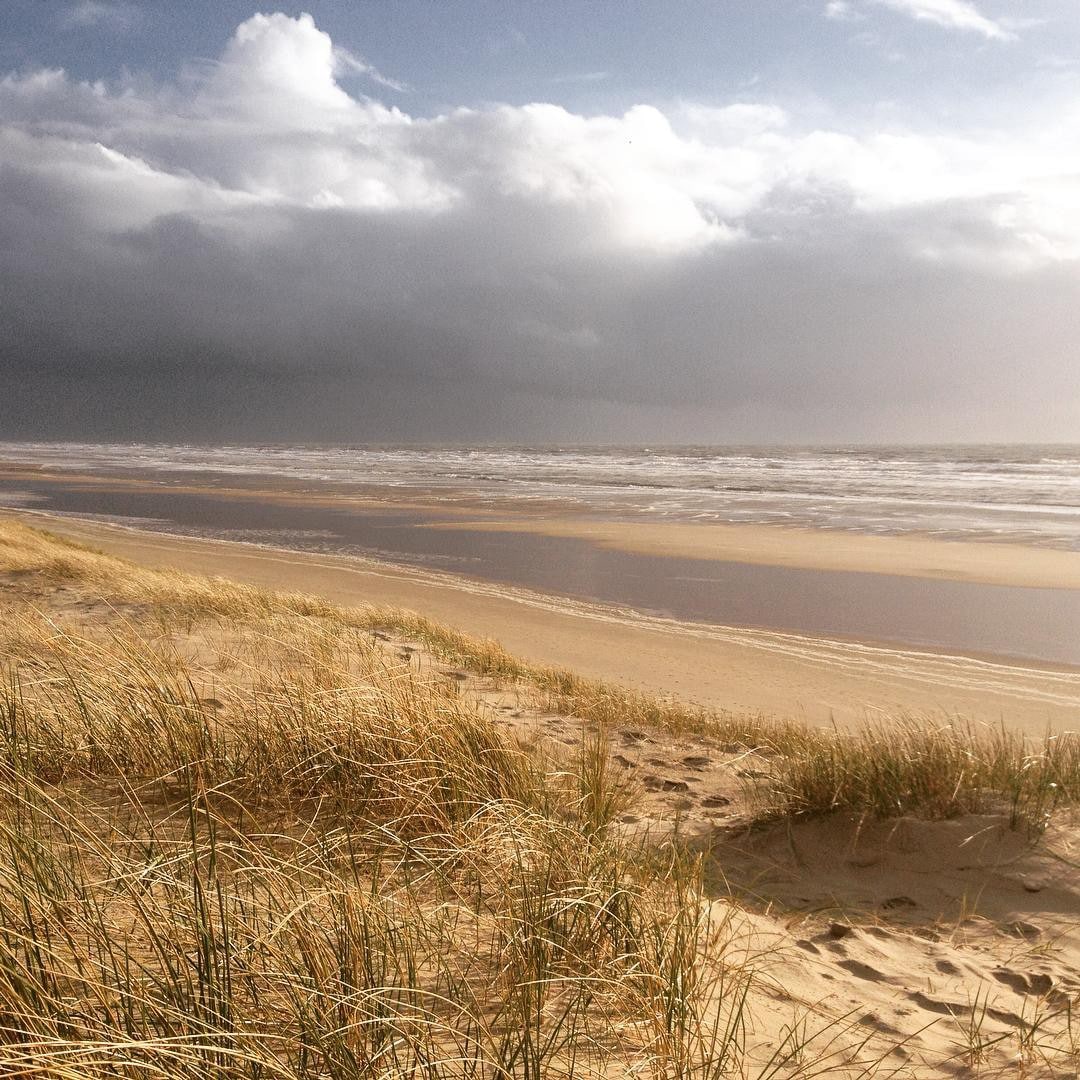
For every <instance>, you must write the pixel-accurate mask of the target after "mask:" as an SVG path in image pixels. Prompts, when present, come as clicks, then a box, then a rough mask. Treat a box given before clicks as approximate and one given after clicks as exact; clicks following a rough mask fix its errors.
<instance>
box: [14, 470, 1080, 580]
mask: <svg viewBox="0 0 1080 1080" xmlns="http://www.w3.org/2000/svg"><path fill="white" fill-rule="evenodd" d="M4 480H7V481H14V482H18V481H19V480H24V481H26V482H28V483H44V484H57V485H73V486H77V487H79V488H81V489H83V490H86V491H100V492H107V491H110V490H112V491H117V490H122V491H130V490H138V491H151V492H172V493H176V494H185V495H197V496H203V497H208V498H214V499H221V500H224V501H236V500H244V501H249V500H250V501H259V502H265V503H273V504H277V505H294V506H301V507H306V508H321V509H349V508H353V509H372V510H391V511H415V512H423V513H427V514H430V515H431V516H432V517H433V518H435V519H436V520H432V521H428V522H423V523H419V524H418V527H420V528H424V529H432V530H454V531H460V530H468V531H472V532H488V533H518V534H527V535H533V536H544V537H550V538H559V539H568V540H578V541H582V542H584V543H587V544H590V545H592V546H594V547H597V548H601V549H604V550H608V551H620V552H626V553H632V554H641V555H649V556H658V557H667V558H684V559H703V560H708V561H711V562H728V563H738V564H742V565H749V566H773V567H783V568H787V569H795V570H827V571H837V572H846V573H866V574H879V575H885V576H889V577H907V578H920V579H928V580H937V581H954V582H961V583H966V584H977V585H1001V586H1009V587H1017V588H1037V589H1068V590H1080V551H1066V550H1063V549H1061V548H1050V547H1038V546H1035V545H1031V544H1017V543H1013V542H1009V541H995V540H961V539H944V538H939V537H934V536H928V535H925V534H919V533H903V534H899V533H889V534H878V533H865V532H856V531H848V530H840V529H810V528H805V527H802V526H796V525H772V524H769V525H764V524H750V523H747V524H728V523H724V522H707V523H695V522H685V521H671V520H664V521H655V520H640V519H633V518H625V517H614V516H612V517H600V516H597V515H596V514H589V513H586V512H583V511H581V510H574V509H572V508H569V507H568V506H566V505H560V504H552V505H551V506H550V507H549V506H547V505H545V506H544V508H543V511H544V512H543V514H542V515H541V514H539V513H537V509H538V508H537V505H536V503H534V502H522V503H517V504H515V503H513V502H504V503H500V505H499V506H498V507H489V506H483V505H480V504H478V503H477V502H476V501H470V500H468V499H461V500H455V501H450V500H445V499H435V498H433V497H430V496H429V497H425V495H424V494H423V493H422V492H415V491H413V492H410V493H408V494H405V493H402V495H401V497H399V496H398V495H397V494H395V493H394V492H392V491H391V490H389V489H386V488H382V489H379V488H377V487H375V486H373V487H372V489H371V490H370V491H366V492H360V491H345V490H340V491H339V490H336V489H333V488H328V489H327V490H326V492H325V493H320V492H315V491H312V490H311V489H310V488H293V487H291V486H284V487H283V486H278V487H264V486H254V485H252V486H244V485H243V484H236V483H235V482H234V483H229V484H222V485H217V484H212V483H195V482H192V481H191V479H190V478H185V477H182V476H179V475H178V476H176V477H175V478H173V477H171V476H170V477H168V478H163V477H162V475H161V474H155V476H154V477H153V478H151V477H132V476H98V475H92V474H86V473H77V472H72V473H70V474H69V473H65V472H63V471H59V470H50V469H47V468H36V467H31V466H25V467H20V466H17V465H12V464H10V463H3V462H0V481H4ZM30 508H31V507H27V509H30ZM16 509H18V508H16Z"/></svg>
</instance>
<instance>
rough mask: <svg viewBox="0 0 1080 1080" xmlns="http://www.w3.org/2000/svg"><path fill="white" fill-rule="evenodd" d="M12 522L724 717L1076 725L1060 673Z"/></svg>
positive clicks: (93, 526) (48, 521)
mask: <svg viewBox="0 0 1080 1080" xmlns="http://www.w3.org/2000/svg"><path fill="white" fill-rule="evenodd" d="M16 516H19V517H21V518H22V520H25V521H27V522H30V523H34V524H38V525H41V526H45V527H48V528H49V529H50V530H52V531H55V532H56V533H58V534H59V535H62V536H66V537H70V538H72V539H75V540H78V541H81V542H83V543H88V544H92V545H93V546H95V547H98V548H100V549H101V550H103V551H106V552H108V553H111V554H116V555H120V556H122V557H124V558H127V559H131V560H133V561H135V562H138V563H140V564H143V565H147V566H163V567H173V568H177V569H183V570H190V571H195V572H199V573H210V574H222V575H225V576H228V577H230V578H234V579H237V580H240V581H249V582H253V583H256V584H259V585H263V586H269V587H273V588H278V589H288V590H298V591H302V592H309V593H314V594H318V595H320V596H325V597H327V598H329V599H331V600H332V601H333V602H335V603H337V604H343V605H356V604H379V605H383V604H385V605H394V606H400V607H404V608H409V609H411V610H414V611H417V612H420V613H422V614H424V615H425V616H428V617H430V618H433V619H436V620H438V621H440V622H444V623H447V624H448V625H451V626H454V627H457V628H459V629H461V630H464V631H466V632H468V633H471V634H476V635H481V636H486V637H491V638H495V639H497V640H498V641H499V642H501V643H502V644H503V645H504V646H505V647H506V648H508V649H509V650H510V651H511V652H513V653H515V654H517V655H520V656H522V657H523V658H525V659H527V660H532V661H536V662H542V663H546V664H553V665H557V666H561V667H566V668H570V669H572V670H574V671H576V672H579V673H580V674H582V675H588V676H593V677H597V678H602V679H606V680H610V681H612V682H616V683H619V684H621V685H625V686H630V687H636V688H639V689H643V690H648V691H651V692H655V693H660V694H669V695H673V696H676V697H678V698H681V699H684V700H687V701H691V702H698V703H701V704H704V705H708V706H711V707H715V708H722V709H728V710H731V711H733V712H750V713H764V714H767V715H771V716H776V717H794V718H800V719H804V720H806V721H808V722H810V723H814V724H828V723H836V724H840V725H853V724H856V723H858V722H860V721H863V720H866V719H880V718H887V717H889V716H896V715H926V716H928V717H929V716H933V717H936V718H941V717H942V716H949V717H956V716H962V717H964V718H966V719H969V720H971V721H974V722H981V723H987V724H1000V723H1005V724H1007V725H1009V726H1010V727H1014V728H1017V729H1021V730H1024V731H1027V732H1030V733H1032V734H1042V733H1043V732H1044V731H1045V730H1046V729H1047V728H1048V727H1051V728H1054V729H1057V730H1066V729H1072V728H1075V727H1076V725H1077V720H1078V718H1080V671H1075V670H1070V669H1068V668H1065V667H1059V668H1054V667H1050V666H1045V665H1026V664H1014V663H1004V662H994V661H988V660H985V659H979V658H974V657H965V656H958V655H946V654H934V653H929V652H922V651H916V650H910V649H893V648H886V647H881V646H875V645H868V644H861V643H857V642H850V641H840V640H827V639H822V638H814V637H809V636H802V635H795V634H783V633H775V632H768V631H752V630H738V629H729V628H723V627H713V626H704V625H700V624H694V623H687V622H678V621H674V620H664V619H652V618H645V617H642V616H640V615H631V614H627V613H620V612H619V611H616V610H612V609H610V608H605V607H603V606H600V605H590V604H584V603H576V602H571V601H568V600H565V599H562V598H557V597H552V596H543V595H538V594H535V593H531V592H529V591H527V590H520V589H508V588H502V587H497V586H494V585H487V584H483V583H479V582H474V581H466V580H464V579H461V578H457V577H454V576H451V575H440V574H437V573H431V572H425V571H416V570H411V569H404V568H396V567H390V566H385V565H380V564H377V563H374V562H372V561H361V560H357V559H350V558H343V557H333V556H325V555H309V554H304V553H293V552H281V551H269V550H266V549H263V548H258V547H255V546H253V545H244V544H238V543H221V542H214V541H208V540H193V539H187V538H175V537H166V536H160V535H154V534H151V533H146V532H139V531H138V530H134V529H128V528H118V527H115V526H110V525H103V524H98V523H91V522H82V521H75V520H71V519H60V518H49V517H47V516H45V515H38V514H27V515H16ZM928 543H929V542H928ZM939 546H941V545H939Z"/></svg>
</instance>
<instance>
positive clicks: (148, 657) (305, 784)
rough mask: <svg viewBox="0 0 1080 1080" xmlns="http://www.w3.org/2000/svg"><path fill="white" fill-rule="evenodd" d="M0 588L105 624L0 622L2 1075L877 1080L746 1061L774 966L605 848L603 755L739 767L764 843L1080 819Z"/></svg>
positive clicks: (1, 561) (826, 1036)
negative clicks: (940, 820) (807, 824)
mask: <svg viewBox="0 0 1080 1080" xmlns="http://www.w3.org/2000/svg"><path fill="white" fill-rule="evenodd" d="M0 570H2V571H3V572H4V573H5V574H6V575H7V576H8V579H9V580H10V581H12V582H16V583H18V582H19V581H20V579H22V580H24V581H28V582H35V581H50V582H68V583H77V584H78V585H79V587H80V588H82V589H84V590H86V591H88V594H92V595H93V596H95V597H100V598H103V599H104V600H105V601H106V602H107V603H108V604H109V605H110V606H111V611H110V613H109V616H108V618H106V619H104V620H99V621H98V622H97V623H94V624H91V623H89V622H83V623H79V622H75V623H69V622H66V621H63V620H59V619H57V618H55V617H52V616H50V615H49V614H47V613H45V612H43V611H39V610H35V608H34V607H33V605H32V604H27V603H26V602H23V601H19V602H16V600H17V599H18V596H16V599H15V600H13V601H12V602H11V603H10V604H8V605H7V606H6V607H5V608H4V609H3V616H2V618H0V649H2V653H3V656H4V658H5V670H4V676H3V680H4V681H3V690H2V693H0V738H2V740H3V750H2V754H0V1068H2V1070H3V1072H4V1075H9V1076H50V1077H151V1076H170V1077H173V1076H176V1077H207V1078H209V1077H215V1078H216V1077H222V1078H226V1080H227V1078H230V1077H237V1078H239V1077H245V1078H252V1080H255V1078H263V1077H265V1078H271V1077H283V1078H285V1077H288V1078H305V1080H306V1078H315V1077H335V1078H337V1077H341V1078H345V1077H348V1078H353V1077H372V1078H374V1077H386V1078H391V1077H405V1076H408V1077H414V1076H423V1077H431V1078H442V1077H475V1078H488V1077H491V1078H500V1080H501V1078H510V1077H521V1078H523V1080H540V1078H541V1077H545V1078H546V1077H560V1076H563V1077H593V1076H595V1077H613V1076H624V1075H639V1076H655V1077H678V1078H687V1080H689V1078H690V1077H695V1078H696V1077H720V1076H728V1075H740V1076H755V1077H759V1078H761V1080H764V1078H766V1077H774V1076H776V1077H780V1076H814V1075H837V1076H841V1075H842V1076H870V1075H879V1074H880V1075H890V1074H892V1073H894V1072H895V1071H896V1068H897V1066H895V1065H887V1064H885V1062H886V1056H887V1055H888V1054H889V1053H890V1051H891V1050H894V1049H895V1048H894V1047H892V1046H885V1047H884V1049H883V1048H882V1045H881V1044H880V1042H878V1043H874V1042H872V1040H871V1039H870V1037H869V1036H867V1035H866V1034H865V1033H862V1032H860V1031H858V1030H855V1029H854V1028H853V1027H849V1026H848V1025H846V1024H845V1023H843V1022H836V1021H833V1020H826V1021H824V1022H822V1023H821V1024H819V1025H817V1026H816V1027H815V1026H814V1024H812V1023H810V1022H809V1021H808V1020H807V1019H806V1018H805V1017H804V1019H803V1020H802V1021H796V1020H795V1019H793V1020H792V1021H791V1023H790V1024H789V1025H787V1027H786V1028H785V1029H784V1030H785V1034H784V1035H783V1037H782V1038H780V1039H778V1040H776V1041H775V1043H774V1045H773V1046H772V1047H771V1050H768V1051H767V1052H763V1051H762V1048H761V1046H760V1044H759V1043H758V1044H755V1043H754V1039H753V1037H752V1036H753V1030H754V1025H753V1022H752V1020H751V1018H750V1017H749V1015H748V1004H747V1003H748V1001H749V1000H750V993H751V988H752V986H753V985H755V980H758V981H761V980H766V981H767V979H768V976H767V974H765V973H766V972H767V969H768V966H769V957H768V955H767V953H768V949H767V948H761V949H759V948H758V947H757V946H756V945H755V944H754V943H753V938H752V935H751V936H748V935H747V934H745V933H744V932H743V930H741V929H740V926H741V924H740V921H739V916H738V913H737V910H736V909H735V908H734V907H733V906H731V905H729V904H725V905H720V906H718V905H717V904H715V903H710V902H709V900H708V898H707V896H706V894H705V890H704V886H703V877H702V870H701V859H700V856H695V855H693V854H691V853H689V852H687V851H685V850H681V849H680V848H679V847H678V846H677V845H676V844H674V843H670V842H669V843H665V844H663V845H660V846H657V845H655V844H654V845H651V846H650V845H647V844H646V843H644V842H643V841H635V840H633V839H632V838H628V837H627V836H626V834H625V833H624V832H622V831H620V830H618V829H616V828H613V823H614V822H615V820H616V818H617V817H618V815H619V814H620V812H621V811H622V810H623V809H624V807H625V805H626V798H627V794H626V791H625V789H624V788H622V787H621V786H620V783H619V781H618V778H617V777H615V776H614V774H613V772H612V769H611V764H610V759H609V755H608V749H607V745H606V742H605V740H604V736H603V733H604V730H605V728H606V726H607V725H610V724H612V723H620V724H626V723H633V724H636V725H642V726H651V727H654V728H666V729H669V730H681V731H688V730H693V731H707V732H708V733H709V734H710V735H711V736H713V737H715V738H718V739H722V740H725V741H727V742H730V743H732V744H737V745H739V746H741V747H744V748H746V749H747V750H750V751H753V752H754V753H755V754H756V755H757V758H758V759H760V760H761V761H762V762H764V763H766V769H765V773H766V779H765V780H764V781H763V782H759V784H758V786H759V788H761V791H760V792H759V795H760V798H761V799H762V811H761V813H762V815H763V816H765V817H770V816H772V817H775V816H777V815H784V814H787V815H790V814H815V813H823V812H827V811H830V810H833V809H845V810H857V811H862V812H866V813H868V814H874V815H890V814H894V813H898V812H911V811H915V812H918V813H922V814H926V815H942V816H947V815H950V814H955V813H958V812H961V811H964V810H969V809H973V808H976V807H978V806H982V805H984V804H985V803H986V802H987V801H998V802H1000V801H1003V800H1004V801H1005V802H1006V803H1007V804H1008V805H1009V806H1010V807H1011V809H1012V813H1013V816H1014V818H1015V820H1016V822H1017V823H1024V824H1026V825H1028V826H1033V827H1040V826H1041V825H1043V824H1044V823H1045V821H1046V820H1047V816H1048V815H1049V814H1050V813H1051V812H1052V811H1053V810H1054V809H1055V808H1056V807H1057V806H1059V805H1062V804H1064V803H1066V802H1070V801H1073V800H1074V799H1075V796H1076V792H1077V790H1078V786H1077V785H1078V784H1080V756H1078V751H1077V749H1076V744H1075V742H1074V741H1073V740H1072V739H1071V738H1061V739H1048V740H1047V741H1046V742H1045V743H1044V744H1043V745H1041V746H1038V747H1031V746H1028V745H1026V744H1025V743H1024V742H1023V741H1022V740H1020V739H1019V738H1017V737H1014V736H1011V735H1009V734H1008V733H1006V732H1005V731H1000V732H997V731H990V732H979V731H974V730H970V729H966V728H961V727H945V728H937V729H932V730H924V729H922V728H920V727H919V726H918V725H916V724H914V723H908V724H900V725H898V726H896V727H894V728H891V729H888V730H887V731H886V730H885V729H881V730H875V731H867V732H864V733H861V734H857V735H854V736H844V735H840V734H837V733H832V732H814V731H809V730H807V729H805V728H801V727H799V726H797V725H793V724H785V723H776V722H771V721H768V720H765V719H763V718H760V717H749V718H748V717H736V716H731V715H724V714H711V713H706V712H704V711H702V710H697V709H692V708H686V707H683V706H680V705H678V704H675V703H669V702H663V701H657V700H654V699H651V698H648V697H646V696H644V695H640V694H635V693H632V692H629V691H626V690H622V689H618V688H614V687H610V686H605V685H601V684H598V683H595V682H590V681H587V680H583V679H580V678H577V677H576V676H574V675H573V674H572V673H569V672H564V671H555V670H551V669H546V668H539V667H535V666H530V665H526V664H523V663H521V662H519V661H517V660H515V659H514V658H513V657H511V656H509V655H508V654H506V653H505V652H504V651H503V650H502V649H500V648H499V647H498V646H497V645H495V644H493V643H490V642H478V641H475V640H473V639H469V638H467V637H465V636H463V635H460V634H458V633H456V632H454V631H451V630H448V629H445V628H442V627H438V626H436V625H434V624H431V623H429V622H427V621H425V620H423V619H421V618H419V617H417V616H414V615H411V614H408V613H404V612H396V611H395V612H389V611H379V610H354V611H345V610H341V609H337V608H335V607H334V606H333V605H331V604H329V603H327V602H326V601H324V600H321V599H318V598H313V597H307V596H300V595H293V594H276V593H270V592H267V591H264V590H260V589H255V588H252V587H249V586H245V585H241V584H237V583H233V582H226V581H222V580H209V579H205V578H200V577H194V576H188V575H183V574H178V573H165V572H158V571H151V570H145V569H139V568H136V567H133V566H130V565H128V564H126V563H122V562H120V561H118V560H115V559H111V558H108V557H106V556H104V555H101V554H99V553H96V552H93V551H90V550H88V549H84V548H81V547H78V546H75V545H72V544H68V543H65V542H61V541H59V540H57V539H55V538H53V537H50V536H48V535H47V534H43V533H40V532H37V531H35V530H32V529H29V528H26V527H25V526H22V525H19V524H16V523H13V522H3V523H0ZM15 591H16V593H17V594H18V595H23V594H22V593H19V592H18V589H16V590H15ZM386 628H392V629H393V630H395V631H396V632H397V633H400V634H403V635H405V636H408V637H410V638H412V639H414V640H416V641H418V642H422V643H424V645H425V646H426V647H427V648H429V649H431V650H432V651H434V652H436V653H438V654H439V655H441V656H443V657H445V658H447V659H450V660H452V661H453V662H454V663H456V664H459V665H464V666H467V667H469V668H471V669H472V670H474V671H480V672H484V673H486V674H489V675H494V676H497V677H499V678H503V679H506V680H513V681H516V682H518V683H521V684H523V685H527V686H529V687H530V688H531V689H532V691H533V692H535V693H538V694H540V695H541V696H542V697H543V698H544V699H545V700H546V702H547V704H548V706H549V707H551V708H553V709H557V710H559V711H561V712H563V713H567V714H574V715H576V716H578V717H581V718H582V719H583V720H584V721H586V722H587V723H588V724H589V725H590V726H589V728H588V730H589V731H591V732H592V734H591V735H590V736H589V737H588V738H587V739H586V740H585V742H584V743H583V745H582V747H581V749H580V752H579V753H578V754H576V755H570V756H567V757H565V758H559V757H553V756H551V755H549V754H543V753H538V752H527V751H526V750H524V749H523V748H522V747H521V746H520V745H518V744H517V743H516V741H515V740H514V739H513V738H512V737H511V736H510V735H508V734H507V733H506V732H505V731H503V730H502V729H500V728H498V727H497V726H495V725H494V724H493V723H492V722H491V719H490V718H489V717H488V716H487V715H485V714H484V712H483V711H482V710H481V709H479V708H478V707H477V706H476V705H475V704H474V703H470V702H469V701H468V700H467V699H466V698H464V697H462V696H460V695H458V694H457V693H456V692H455V691H454V690H453V688H452V687H449V686H448V685H447V684H446V683H445V682H444V681H439V680H437V679H433V678H428V677H426V676H424V675H423V674H421V673H418V672H417V671H416V670H414V669H413V668H412V667H411V666H410V665H409V664H408V663H407V662H404V661H401V660H398V659H397V658H395V657H394V655H393V654H392V653H390V652H388V651H387V650H386V649H385V648H382V647H381V646H380V643H379V641H378V640H377V635H378V632H379V631H381V630H385V629H386ZM202 654H205V655H202ZM973 1037H974V1036H973ZM890 1060H891V1059H890Z"/></svg>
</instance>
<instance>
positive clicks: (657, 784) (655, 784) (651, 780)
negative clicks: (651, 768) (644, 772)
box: [641, 776, 690, 791]
mask: <svg viewBox="0 0 1080 1080" xmlns="http://www.w3.org/2000/svg"><path fill="white" fill-rule="evenodd" d="M641 782H642V783H643V784H644V785H645V788H646V790H647V791H689V790H690V785H689V784H685V783H683V781H682V780H669V779H667V778H666V777H660V776H646V777H644V778H643V779H642V781H641Z"/></svg>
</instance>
